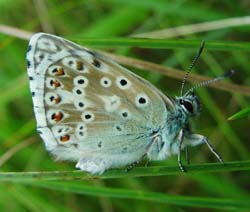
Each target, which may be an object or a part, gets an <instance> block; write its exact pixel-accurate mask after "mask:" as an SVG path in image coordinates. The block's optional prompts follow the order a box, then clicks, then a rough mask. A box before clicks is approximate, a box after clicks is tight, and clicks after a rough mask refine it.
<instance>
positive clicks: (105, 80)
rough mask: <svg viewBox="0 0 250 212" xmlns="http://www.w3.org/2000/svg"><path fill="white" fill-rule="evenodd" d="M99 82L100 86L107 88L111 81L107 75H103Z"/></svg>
mask: <svg viewBox="0 0 250 212" xmlns="http://www.w3.org/2000/svg"><path fill="white" fill-rule="evenodd" d="M100 84H101V86H103V87H105V88H108V87H110V86H111V84H112V81H111V80H110V79H109V78H108V77H103V78H101V80H100Z"/></svg>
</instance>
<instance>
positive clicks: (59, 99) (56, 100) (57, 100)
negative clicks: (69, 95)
mask: <svg viewBox="0 0 250 212" xmlns="http://www.w3.org/2000/svg"><path fill="white" fill-rule="evenodd" d="M54 101H55V103H56V104H58V103H59V102H60V101H61V98H60V96H57V97H56V98H55V100H54Z"/></svg>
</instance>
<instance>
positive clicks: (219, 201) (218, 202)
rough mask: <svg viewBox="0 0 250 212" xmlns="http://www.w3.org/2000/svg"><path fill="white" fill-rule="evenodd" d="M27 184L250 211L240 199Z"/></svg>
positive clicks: (77, 184)
mask: <svg viewBox="0 0 250 212" xmlns="http://www.w3.org/2000/svg"><path fill="white" fill-rule="evenodd" d="M25 184H28V185H33V186H37V187H41V188H47V189H52V190H57V191H64V192H72V193H75V194H82V195H91V196H100V197H112V198H120V199H133V200H144V201H152V202H158V203H164V204H173V205H179V206H195V207H205V208H217V209H223V210H225V209H227V210H232V209H237V210H240V209H250V202H249V201H248V200H244V199H241V200H238V199H224V198H210V197H191V196H178V195H169V194H166V193H157V192H144V191H133V190H129V189H118V188H109V187H97V186H89V185H85V184H82V183H81V182H70V181H68V182H65V181H62V182H60V181H57V182H45V181H42V182H39V181H33V182H26V183H25Z"/></svg>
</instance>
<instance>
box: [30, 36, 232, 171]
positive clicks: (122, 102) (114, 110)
mask: <svg viewBox="0 0 250 212" xmlns="http://www.w3.org/2000/svg"><path fill="white" fill-rule="evenodd" d="M203 47H204V45H202V46H201V48H200V49H199V52H198V54H197V57H196V59H195V60H194V62H193V64H192V65H194V64H195V63H196V61H197V59H198V57H199V56H200V54H201V51H202V49H203ZM27 64H28V75H29V81H30V89H31V93H32V100H33V105H34V111H35V117H36V122H37V130H38V132H39V134H40V136H41V137H42V139H43V140H44V143H45V146H46V149H47V150H48V151H49V152H50V153H52V155H54V156H55V158H56V159H57V160H68V161H75V162H77V163H76V167H77V168H79V169H81V170H84V171H87V172H90V173H92V174H102V173H103V172H104V171H105V170H107V169H110V168H114V167H121V166H129V165H131V164H135V163H137V162H139V161H141V160H142V159H143V158H144V157H145V158H147V159H148V160H164V159H166V158H168V157H169V156H171V155H173V154H177V155H178V163H179V166H180V169H181V170H182V171H185V169H184V167H183V165H182V162H181V151H182V150H183V149H184V148H186V147H187V146H196V145H199V144H202V143H206V144H207V145H208V147H209V149H210V150H211V151H212V152H213V154H214V155H215V156H216V157H217V158H218V159H219V161H220V162H223V161H222V159H221V157H220V156H219V155H218V154H217V153H216V151H215V150H214V149H213V147H212V146H211V144H210V143H208V139H207V138H206V137H204V136H202V135H199V134H193V133H192V132H191V130H190V127H189V122H188V120H189V118H191V117H193V116H196V115H198V114H199V112H200V102H199V99H198V97H197V96H196V95H195V93H194V90H195V88H196V87H200V86H203V85H206V84H208V83H211V82H214V81H217V80H220V79H223V78H225V77H228V76H230V75H231V74H232V73H233V71H230V72H229V73H227V74H225V75H224V76H221V77H218V78H216V79H214V80H211V81H206V82H203V83H200V84H198V85H197V86H194V87H193V88H191V89H189V90H188V91H187V92H186V93H185V94H183V90H184V85H185V82H186V79H187V75H188V73H189V72H190V70H191V68H190V69H189V71H188V72H187V74H186V76H185V78H184V80H183V84H182V88H181V95H180V96H179V97H175V98H172V97H170V96H166V95H164V94H163V93H162V92H161V91H159V90H158V89H157V88H156V87H154V86H153V85H152V84H150V83H149V82H148V81H146V80H144V79H142V78H141V77H139V76H137V75H135V74H134V73H132V72H131V71H129V70H127V69H126V68H124V67H122V66H120V65H119V64H117V63H115V62H114V61H112V60H111V59H109V58H107V57H106V56H104V55H102V54H99V53H97V52H94V51H92V50H89V49H87V48H83V47H81V46H79V45H77V44H75V43H72V42H70V41H68V40H65V39H63V38H60V37H57V36H54V35H50V34H45V33H37V34H35V35H33V36H32V38H31V40H30V43H29V47H28V52H27ZM129 167H131V166H129Z"/></svg>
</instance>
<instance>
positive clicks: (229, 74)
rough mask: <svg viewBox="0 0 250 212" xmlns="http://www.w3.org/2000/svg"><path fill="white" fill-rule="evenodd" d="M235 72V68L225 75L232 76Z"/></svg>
mask: <svg viewBox="0 0 250 212" xmlns="http://www.w3.org/2000/svg"><path fill="white" fill-rule="evenodd" d="M234 73H235V70H233V69H231V70H230V71H228V72H226V73H225V74H224V75H223V77H231V76H232V75H233V74H234Z"/></svg>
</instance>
